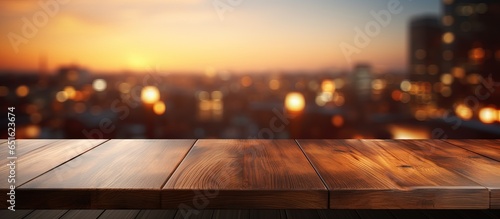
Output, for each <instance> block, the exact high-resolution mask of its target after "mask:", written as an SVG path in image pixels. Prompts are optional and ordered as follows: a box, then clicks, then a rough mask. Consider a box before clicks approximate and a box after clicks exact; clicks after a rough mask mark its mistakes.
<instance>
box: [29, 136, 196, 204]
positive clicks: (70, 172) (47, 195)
mask: <svg viewBox="0 0 500 219" xmlns="http://www.w3.org/2000/svg"><path fill="white" fill-rule="evenodd" d="M193 143H194V140H110V141H108V142H106V143H105V144H103V145H101V146H99V147H97V148H95V149H93V150H91V151H89V152H87V153H85V154H83V155H82V156H81V157H80V158H81V159H80V161H76V160H72V161H70V162H68V163H66V164H64V165H62V166H59V167H57V168H55V169H54V170H52V171H50V172H48V173H46V174H44V175H42V176H40V177H38V178H36V179H34V180H33V181H30V182H28V183H27V184H25V185H23V186H21V187H20V188H21V190H22V192H23V194H24V195H23V197H26V198H28V197H29V198H30V199H29V200H26V199H25V200H24V201H20V203H22V204H25V203H26V205H28V204H29V205H32V206H33V205H35V206H36V207H38V208H40V207H43V203H50V206H49V205H48V204H47V206H45V207H50V208H57V207H58V206H57V204H58V203H59V204H60V205H64V204H65V203H64V202H61V201H60V200H65V199H71V200H76V198H74V194H79V196H78V199H79V200H80V201H79V203H80V204H79V205H78V207H79V208H93V209H105V208H119V209H123V208H159V207H160V189H161V188H162V186H163V184H164V183H165V182H166V180H167V179H168V177H169V176H170V175H171V174H172V172H173V171H174V170H175V168H176V167H177V165H178V164H179V163H180V161H181V160H182V159H183V158H184V156H185V155H186V154H187V152H188V151H189V149H190V148H191V146H192V145H193ZM34 195H37V196H34ZM23 207H25V208H26V207H30V206H23Z"/></svg>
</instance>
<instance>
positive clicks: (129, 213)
mask: <svg viewBox="0 0 500 219" xmlns="http://www.w3.org/2000/svg"><path fill="white" fill-rule="evenodd" d="M138 214H139V210H106V211H104V213H102V214H101V216H99V218H102V219H104V218H119V219H134V218H135V217H136V216H137V215H138Z"/></svg>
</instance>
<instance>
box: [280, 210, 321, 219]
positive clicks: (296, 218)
mask: <svg viewBox="0 0 500 219" xmlns="http://www.w3.org/2000/svg"><path fill="white" fill-rule="evenodd" d="M285 212H286V218H287V219H302V218H308V219H320V218H321V217H320V216H319V214H318V211H317V210H286V211H285Z"/></svg>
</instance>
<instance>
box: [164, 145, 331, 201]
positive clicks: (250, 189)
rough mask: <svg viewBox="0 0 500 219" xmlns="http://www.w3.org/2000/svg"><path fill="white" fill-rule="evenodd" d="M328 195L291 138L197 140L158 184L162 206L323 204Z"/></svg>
mask: <svg viewBox="0 0 500 219" xmlns="http://www.w3.org/2000/svg"><path fill="white" fill-rule="evenodd" d="M327 196H328V194H327V190H326V188H325V186H324V185H323V183H322V181H321V179H320V178H319V177H318V175H317V173H316V172H315V170H314V169H313V168H312V167H311V165H310V163H309V161H308V160H307V159H306V157H305V156H304V154H303V153H302V151H301V150H300V148H299V147H298V145H297V144H296V143H295V142H294V141H293V140H272V141H268V140H199V141H198V142H196V144H195V145H194V146H193V148H192V150H191V151H190V152H189V154H188V155H187V156H186V158H185V159H184V160H183V161H182V163H181V164H180V165H179V168H178V169H177V170H176V171H175V173H174V174H173V175H172V177H171V178H170V179H169V180H168V181H167V183H166V185H165V187H164V188H163V193H162V206H163V207H164V208H177V207H179V204H183V205H185V206H192V207H193V208H195V209H196V208H223V209H228V208H262V209H280V208H302V209H308V208H318V209H324V208H326V207H327V202H328V201H327ZM195 205H197V206H195Z"/></svg>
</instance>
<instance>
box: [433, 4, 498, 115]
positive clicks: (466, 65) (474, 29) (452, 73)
mask: <svg viewBox="0 0 500 219" xmlns="http://www.w3.org/2000/svg"><path fill="white" fill-rule="evenodd" d="M499 21H500V1H498V0H444V1H443V17H442V24H443V35H442V43H443V52H442V56H443V65H442V67H443V75H442V79H443V80H444V81H443V80H442V81H443V82H450V83H451V84H452V87H453V92H454V93H455V95H454V99H456V97H457V95H458V97H459V98H461V99H462V100H466V98H471V96H472V97H476V98H477V96H478V94H477V90H478V86H484V83H483V82H484V81H485V80H486V81H488V80H490V78H491V80H493V81H496V82H500V40H499V39H500V28H499V24H498V22H499ZM488 92H489V93H488ZM479 95H480V96H483V95H484V96H483V97H485V98H480V105H487V104H494V103H497V104H498V103H499V102H500V89H496V91H494V89H487V88H486V89H483V90H482V91H481V93H480V94H479ZM486 96H488V98H486ZM472 108H476V107H472ZM473 110H475V109H473Z"/></svg>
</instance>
